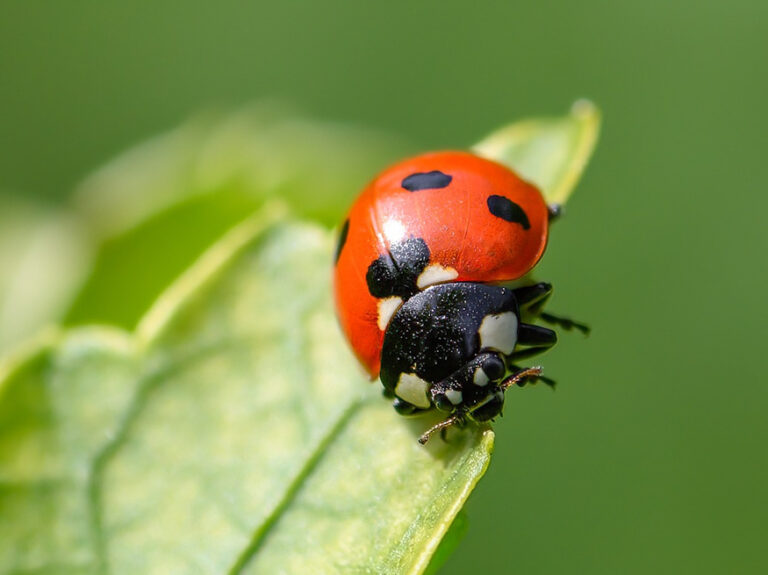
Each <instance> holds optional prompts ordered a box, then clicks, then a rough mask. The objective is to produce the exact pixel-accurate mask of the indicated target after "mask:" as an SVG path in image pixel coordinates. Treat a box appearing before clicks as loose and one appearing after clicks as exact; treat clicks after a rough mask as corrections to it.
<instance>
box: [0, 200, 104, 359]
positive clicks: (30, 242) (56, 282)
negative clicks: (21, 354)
mask: <svg viewBox="0 0 768 575" xmlns="http://www.w3.org/2000/svg"><path fill="white" fill-rule="evenodd" d="M89 259H90V251H89V248H88V244H87V241H86V238H85V237H84V235H83V233H82V230H80V229H79V227H78V222H77V221H76V219H75V218H74V217H71V216H70V215H67V214H65V213H60V212H55V211H54V210H52V209H50V208H48V207H45V206H42V205H39V204H36V203H32V202H29V201H25V200H22V199H21V198H15V197H10V196H0V353H2V352H3V351H5V350H6V349H8V348H9V347H11V346H12V345H13V344H15V343H17V342H18V341H20V340H21V339H24V338H26V337H29V336H31V335H32V334H33V333H35V332H36V331H38V330H39V329H40V328H42V327H43V326H45V325H46V324H48V323H51V322H54V321H56V320H58V319H59V318H60V317H61V315H62V314H63V312H64V311H65V309H66V306H67V305H68V304H69V302H70V301H71V298H72V296H73V294H74V292H75V290H76V289H77V287H78V286H79V283H80V282H81V281H82V278H83V276H84V274H85V273H86V271H87V262H88V261H89Z"/></svg>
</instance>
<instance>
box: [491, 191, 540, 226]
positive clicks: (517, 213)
mask: <svg viewBox="0 0 768 575" xmlns="http://www.w3.org/2000/svg"><path fill="white" fill-rule="evenodd" d="M488 210H489V211H490V212H491V213H492V214H493V215H494V216H496V217H497V218H501V219H502V220H505V221H507V222H512V223H518V224H520V225H521V226H523V229H524V230H527V229H529V228H530V227H531V222H529V221H528V216H527V215H526V213H525V211H524V210H523V208H521V207H520V206H518V205H517V204H516V203H515V202H513V201H512V200H510V199H509V198H505V197H504V196H488Z"/></svg>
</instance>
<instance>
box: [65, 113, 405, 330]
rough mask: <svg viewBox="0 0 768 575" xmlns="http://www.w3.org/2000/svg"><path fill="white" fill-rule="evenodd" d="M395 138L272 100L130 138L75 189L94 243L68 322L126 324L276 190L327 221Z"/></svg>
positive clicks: (392, 153)
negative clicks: (310, 116) (130, 143)
mask: <svg viewBox="0 0 768 575" xmlns="http://www.w3.org/2000/svg"><path fill="white" fill-rule="evenodd" d="M403 149H404V146H403V145H402V144H400V143H396V142H394V141H393V139H392V138H388V137H386V136H383V135H381V134H377V133H373V132H371V131H368V130H364V129H357V128H351V127H347V126H343V125H337V124H331V123H321V122H317V121H309V120H302V119H299V118H295V117H291V116H289V115H288V114H287V113H286V112H285V111H283V110H280V109H276V108H275V107H274V106H273V107H268V106H258V107H253V108H249V109H246V110H243V111H241V112H237V113H233V114H230V115H224V116H220V117H219V116H215V117H200V118H196V119H193V120H191V121H189V122H187V123H185V124H184V125H182V126H181V127H179V128H177V129H175V130H173V131H171V132H169V133H167V134H163V135H161V136H158V137H155V138H153V139H151V140H149V141H147V142H145V143H143V144H141V145H139V146H136V147H135V148H134V149H131V150H129V151H127V152H125V153H124V154H122V155H120V156H119V157H118V158H116V159H115V160H113V161H112V162H110V163H109V164H107V165H106V166H105V167H103V168H101V169H100V170H98V171H96V172H95V173H94V174H92V175H91V176H90V177H88V178H87V179H86V180H85V182H84V183H83V184H82V185H81V186H80V188H79V189H78V191H77V193H76V196H75V205H76V208H77V211H78V213H80V214H81V215H82V219H83V221H84V222H86V224H87V227H88V228H89V232H90V235H91V237H93V238H94V239H95V243H96V246H97V250H96V251H97V253H96V258H95V262H94V265H93V268H92V270H91V273H90V275H89V277H88V279H87V281H86V282H85V285H84V286H83V287H82V289H81V290H80V291H79V293H78V296H77V298H76V299H75V301H74V302H73V303H72V305H71V307H70V309H69V311H68V313H67V315H66V324H67V325H70V326H74V325H83V324H89V323H109V324H112V325H116V326H119V327H122V328H125V329H133V328H134V327H135V326H136V323H137V322H138V320H139V319H140V317H141V315H142V313H143V312H144V311H145V310H146V309H147V308H148V307H149V306H150V305H151V303H152V302H153V301H154V299H155V298H156V297H158V296H159V294H160V293H161V292H162V291H163V290H164V289H165V288H166V287H167V286H168V285H170V283H171V282H172V281H173V280H175V279H176V278H177V277H178V275H179V274H181V273H182V272H183V271H184V270H185V269H186V268H187V267H189V266H190V265H191V264H192V263H193V262H194V261H195V259H196V258H197V257H198V256H199V255H200V254H201V253H202V252H203V251H204V250H205V249H206V248H207V247H209V246H210V245H211V244H212V243H213V242H214V241H216V240H217V239H218V238H220V237H221V236H222V235H223V234H224V233H225V232H226V231H227V230H229V229H230V228H231V227H232V226H234V225H236V224H238V223H239V222H241V221H243V220H244V219H245V218H247V217H248V216H249V215H250V214H251V213H253V212H254V211H255V210H257V209H258V208H260V207H261V206H262V205H263V204H264V202H266V201H270V200H272V199H274V198H280V199H282V200H283V201H285V202H286V203H287V204H288V205H290V207H291V209H292V211H293V213H295V214H296V215H298V216H300V217H306V218H311V219H315V220H317V221H321V222H323V223H325V224H327V225H335V224H336V222H337V220H338V218H339V217H340V216H341V214H342V213H343V211H344V209H345V208H346V206H347V205H348V204H349V202H351V200H352V198H354V196H355V195H356V194H357V192H358V190H359V189H360V188H361V187H362V186H363V185H364V184H365V182H366V181H367V180H368V179H370V178H371V176H372V174H374V173H375V172H376V171H378V170H379V169H380V168H381V166H383V165H385V164H386V163H387V162H388V161H390V160H393V159H395V158H396V157H398V156H399V155H400V154H401V153H402V150H403Z"/></svg>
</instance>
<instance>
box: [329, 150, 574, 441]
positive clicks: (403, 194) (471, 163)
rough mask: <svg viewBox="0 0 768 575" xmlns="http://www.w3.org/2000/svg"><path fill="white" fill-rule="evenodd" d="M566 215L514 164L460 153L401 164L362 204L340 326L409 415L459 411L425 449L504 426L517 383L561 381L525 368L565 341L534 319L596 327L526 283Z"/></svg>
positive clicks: (339, 303)
mask: <svg viewBox="0 0 768 575" xmlns="http://www.w3.org/2000/svg"><path fill="white" fill-rule="evenodd" d="M558 214H559V208H558V207H557V206H548V205H547V203H546V202H545V200H544V197H543V196H542V194H541V192H540V191H539V190H538V189H537V188H536V187H535V186H533V185H532V184H530V183H528V182H526V181H524V180H523V179H521V178H520V177H519V176H518V175H516V174H515V173H514V172H513V171H512V170H510V169H509V168H507V167H505V166H503V165H501V164H498V163H496V162H493V161H491V160H488V159H484V158H481V157H478V156H476V155H473V154H470V153H467V152H457V151H448V152H435V153H429V154H424V155H420V156H416V157H414V158H410V159H407V160H405V161H402V162H400V163H398V164H396V165H394V166H392V167H390V168H389V169H387V170H385V171H384V172H382V173H381V174H380V175H379V176H378V177H377V178H376V179H374V180H373V182H371V183H370V184H369V185H368V186H367V187H366V188H365V189H364V190H363V192H362V193H361V194H360V196H359V197H358V199H357V200H356V201H355V203H354V204H353V205H352V207H351V209H350V211H349V213H348V215H347V217H346V219H345V220H344V222H343V224H342V225H341V228H340V233H339V239H338V244H337V248H336V254H335V264H334V291H335V300H336V308H337V313H338V318H339V322H340V324H341V328H342V330H343V332H344V334H345V335H346V337H347V339H348V340H349V342H350V343H351V346H352V348H353V350H354V352H355V355H356V356H357V358H358V359H359V360H360V362H361V363H362V364H363V366H364V367H365V368H366V370H367V371H368V373H369V374H370V376H371V378H376V377H379V378H380V379H381V383H382V385H383V387H384V394H385V396H387V397H389V398H391V399H392V400H393V405H394V408H395V410H396V411H397V412H398V413H400V414H403V415H409V414H417V413H422V412H425V411H429V410H434V409H437V410H440V411H442V412H445V413H446V414H447V418H446V419H445V420H444V421H442V422H441V423H438V424H437V425H435V426H434V427H432V428H431V429H429V430H428V431H427V432H426V433H425V434H424V435H422V436H421V438H420V439H419V442H420V443H422V444H424V443H426V442H427V440H428V439H429V437H430V436H431V434H432V433H434V432H435V431H437V430H443V431H444V430H445V429H447V428H448V427H449V426H452V425H459V426H461V425H464V424H465V423H466V422H467V421H473V422H478V423H479V422H487V421H490V420H493V419H494V418H495V417H497V416H498V415H500V414H501V412H502V408H503V406H504V392H505V391H506V389H507V388H509V387H510V386H511V385H514V384H518V385H520V386H522V385H525V384H526V383H529V382H531V383H532V382H535V381H537V380H542V381H544V382H545V383H548V384H550V385H554V381H552V380H551V379H549V378H545V377H544V376H542V375H541V369H540V368H538V367H532V368H521V367H520V366H519V365H518V362H519V361H521V360H523V359H525V358H528V357H531V356H534V355H536V354H539V353H541V352H543V351H545V350H547V349H549V348H550V347H552V346H553V345H554V344H555V343H556V341H557V334H556V332H555V331H553V330H551V329H549V328H546V327H542V326H539V325H535V324H534V323H532V321H533V320H535V319H542V320H544V321H545V322H547V323H550V324H554V325H559V326H561V327H563V328H566V329H571V328H574V327H575V328H577V329H579V330H582V331H586V330H587V329H588V328H587V327H586V326H584V325H583V324H580V323H577V322H574V321H571V320H568V319H565V318H559V317H557V316H553V315H551V314H549V313H546V312H544V311H543V305H544V303H545V301H546V300H547V298H548V297H549V296H550V294H551V292H552V286H551V285H550V284H548V283H533V284H531V283H530V282H525V280H524V277H525V275H526V274H527V273H528V272H530V271H531V269H532V268H533V267H534V266H535V265H536V263H537V262H538V261H539V259H540V258H541V256H542V254H543V253H544V249H545V247H546V245H547V235H548V229H549V223H550V220H551V219H553V218H554V217H555V216H556V215H558ZM515 280H522V281H520V282H516V283H515Z"/></svg>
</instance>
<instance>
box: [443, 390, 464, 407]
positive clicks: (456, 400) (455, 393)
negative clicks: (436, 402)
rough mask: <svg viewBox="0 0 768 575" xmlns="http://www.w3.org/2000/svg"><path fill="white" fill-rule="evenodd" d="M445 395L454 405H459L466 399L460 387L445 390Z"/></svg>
mask: <svg viewBox="0 0 768 575" xmlns="http://www.w3.org/2000/svg"><path fill="white" fill-rule="evenodd" d="M445 397H447V398H448V401H450V402H451V403H452V404H453V405H459V404H460V403H461V402H462V401H463V400H464V396H463V395H461V392H460V391H459V390H458V389H449V390H448V391H446V392H445Z"/></svg>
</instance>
